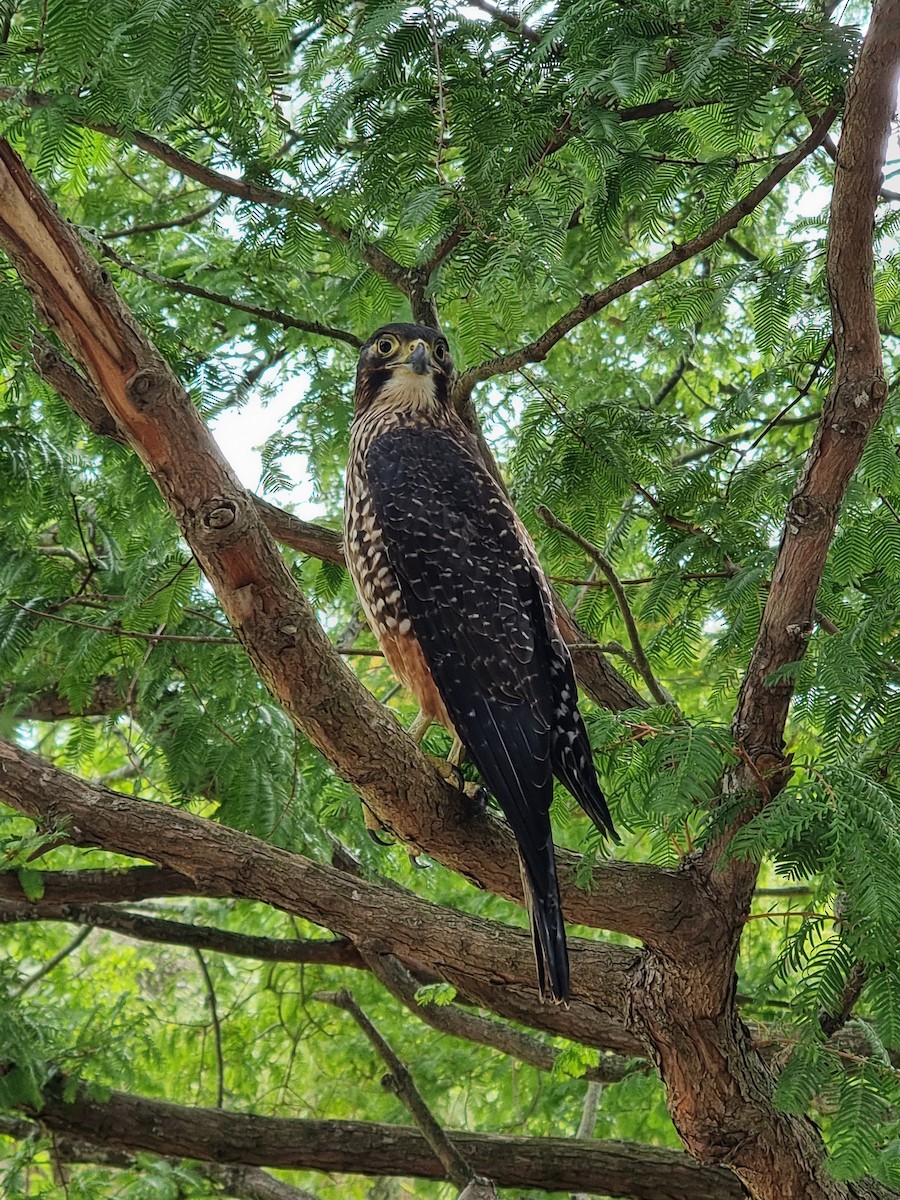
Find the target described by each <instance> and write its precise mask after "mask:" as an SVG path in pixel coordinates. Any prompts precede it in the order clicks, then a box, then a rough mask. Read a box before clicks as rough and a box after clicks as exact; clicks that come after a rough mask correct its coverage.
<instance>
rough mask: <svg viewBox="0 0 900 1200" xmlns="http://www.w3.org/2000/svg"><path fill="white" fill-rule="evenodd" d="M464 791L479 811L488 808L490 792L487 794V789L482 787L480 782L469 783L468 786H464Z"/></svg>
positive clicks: (481, 811)
mask: <svg viewBox="0 0 900 1200" xmlns="http://www.w3.org/2000/svg"><path fill="white" fill-rule="evenodd" d="M463 791H464V792H465V793H466V795H467V796H468V797H469V799H470V800H471V801H472V803H473V804H474V805H475V806H476V808H477V809H478V811H479V812H480V813H483V812H485V811H486V810H487V806H488V794H487V791H486V790H485V788H484V787H482V785H481V784H480V783H467V784H466V786H465V787H464V788H463Z"/></svg>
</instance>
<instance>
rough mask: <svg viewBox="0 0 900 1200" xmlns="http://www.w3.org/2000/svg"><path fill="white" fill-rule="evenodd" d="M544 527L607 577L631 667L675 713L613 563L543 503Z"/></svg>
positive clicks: (538, 509)
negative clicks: (560, 536) (625, 636)
mask: <svg viewBox="0 0 900 1200" xmlns="http://www.w3.org/2000/svg"><path fill="white" fill-rule="evenodd" d="M535 511H536V513H537V515H538V516H539V517H540V518H541V520H542V521H543V522H544V524H545V525H547V526H548V527H549V528H550V529H556V530H558V531H559V532H560V533H563V534H565V536H566V537H567V538H569V540H570V541H572V542H574V543H575V544H576V546H579V547H580V548H581V549H582V550H583V551H584V552H585V554H587V555H589V556H590V557H591V558H592V559H593V560H594V562H595V563H596V564H597V566H598V567H599V568H600V570H601V571H602V572H603V574H604V575H605V576H606V582H607V583H608V585H609V586H610V588H611V589H612V592H613V595H614V596H615V598H616V603H617V604H618V606H619V612H620V613H621V615H622V620H623V621H624V623H625V630H626V632H627V634H628V643H629V645H630V646H631V655H632V659H633V662H634V667H635V670H636V671H637V673H638V674H639V675H640V677H641V679H643V681H644V683H646V685H647V689H648V691H649V692H650V695H651V696H652V697H653V699H654V700H655V701H656V703H657V704H660V705H662V706H663V707H671V708H673V709H675V711H676V712H677V711H678V706H677V705H676V704H675V701H674V700H673V699H672V697H671V695H670V694H669V693H668V692H667V691H666V689H665V688H664V687H663V686H662V684H661V683H660V682H659V680H658V679H657V678H656V676H655V675H654V674H653V668H652V667H651V666H650V660H649V658H648V657H647V652H646V651H645V650H644V645H643V643H642V641H641V635H640V633H639V632H638V627H637V625H636V623H635V620H634V614H633V613H632V611H631V605H630V604H629V603H628V597H627V596H626V595H625V589H624V588H623V587H622V583H621V581H620V579H619V577H618V575H617V574H616V572H615V569H614V568H613V565H612V563H611V562H610V561H609V559H608V558H607V557H606V555H605V554H604V553H603V552H602V550H599V549H598V548H597V547H596V546H594V545H592V544H591V543H590V542H589V541H588V540H587V538H583V537H582V536H581V534H580V533H577V532H576V531H575V530H574V529H572V527H571V526H570V525H566V523H565V522H564V521H561V520H560V519H559V517H557V516H556V515H555V514H554V513H552V512H551V511H550V509H549V508H548V507H547V506H546V504H539V505H538V507H537V509H536V510H535Z"/></svg>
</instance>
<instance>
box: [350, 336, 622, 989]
mask: <svg viewBox="0 0 900 1200" xmlns="http://www.w3.org/2000/svg"><path fill="white" fill-rule="evenodd" d="M452 376H453V362H452V359H451V357H450V350H449V348H448V345H447V341H446V339H445V338H444V337H443V335H442V334H441V333H439V332H438V331H437V330H436V329H429V328H426V327H425V326H422V325H385V326H384V327H383V328H382V329H378V330H376V332H375V333H373V334H372V336H371V337H370V338H369V340H368V341H367V342H366V343H365V345H364V346H363V348H362V350H361V352H360V356H359V366H358V368H357V375H356V405H355V416H354V421H353V430H352V436H351V441H350V461H349V465H348V469H347V495H346V503H345V510H344V545H345V549H346V554H347V563H348V566H349V568H350V573H351V575H352V577H353V582H354V584H355V585H356V590H357V593H358V595H359V599H360V602H361V604H362V606H363V609H364V610H365V613H366V617H367V618H368V621H369V624H370V625H371V627H372V629H373V631H374V633H375V635H376V637H377V638H378V641H379V644H380V645H381V648H382V650H383V651H384V654H385V657H386V658H387V660H388V662H389V663H390V665H391V667H392V668H393V670H394V672H395V673H396V674H397V676H398V677H399V678H400V679H401V680H402V681H403V683H404V684H405V685H406V686H407V687H408V688H409V689H410V691H411V692H413V694H414V695H415V697H416V699H417V700H418V702H419V705H420V708H421V712H420V715H419V718H417V720H416V722H415V723H414V726H413V730H412V732H413V734H414V736H416V737H417V738H418V739H421V737H422V736H423V735H424V733H425V730H426V729H427V728H428V725H429V724H430V723H431V722H432V721H434V720H436V721H440V722H441V723H442V724H444V725H445V726H446V727H447V728H448V729H449V730H450V731H451V732H452V733H454V734H455V736H456V738H457V744H458V743H460V742H461V743H462V745H463V746H464V747H465V749H466V750H467V751H468V752H469V755H470V757H471V758H472V760H473V762H474V763H475V765H476V767H477V768H478V770H479V772H480V773H481V777H482V779H483V780H484V782H485V784H486V785H487V786H488V788H489V789H490V790H491V792H493V794H494V795H495V796H496V798H497V800H498V801H499V804H500V807H501V808H502V810H503V812H504V814H505V815H506V818H507V820H508V821H509V823H510V825H511V826H512V829H513V832H514V833H515V836H516V840H517V842H518V846H519V859H520V865H521V870H522V882H523V888H524V893H525V899H526V903H527V906H528V910H529V913H530V916H531V928H532V936H533V939H534V953H535V959H536V962H537V973H538V981H539V985H540V989H541V995H542V996H544V997H549V998H551V999H553V1000H556V1001H565V1000H567V999H568V996H569V960H568V954H567V952H566V936H565V927H564V925H563V916H562V909H561V904H560V896H559V886H558V883H557V878H556V862H555V858H554V853H553V840H552V833H551V829H550V802H551V800H552V798H553V776H554V775H555V776H556V777H557V778H558V779H559V780H560V781H561V782H562V783H563V784H565V786H566V787H567V788H568V789H569V791H570V792H571V793H572V795H573V796H575V798H576V799H577V800H578V801H579V803H580V804H581V806H582V807H583V808H584V809H585V811H586V812H587V813H588V814H589V816H590V817H591V818H592V820H593V821H594V823H595V824H596V825H597V827H598V828H599V829H601V830H602V831H605V832H607V833H609V834H610V835H611V836H612V837H614V838H616V840H618V838H617V835H616V833H615V830H614V828H613V824H612V818H611V817H610V814H609V809H608V808H607V806H606V801H605V800H604V798H603V793H602V792H601V790H600V786H599V784H598V782H597V776H596V772H595V770H594V764H593V760H592V758H591V750H590V745H589V743H588V737H587V733H586V731H585V728H584V723H583V721H582V719H581V714H580V713H579V711H578V692H577V688H576V684H575V675H574V673H573V670H572V661H571V659H570V657H569V652H568V650H567V648H566V645H565V643H564V641H563V639H562V637H561V636H560V632H559V628H558V626H557V623H556V617H555V614H554V611H553V600H552V597H551V593H550V586H549V584H548V583H547V580H546V578H545V576H544V573H543V570H542V569H541V566H540V563H539V562H538V558H537V554H536V552H535V549H534V546H533V545H532V543H531V539H530V538H529V536H528V534H527V533H526V531H525V528H524V526H523V525H522V523H521V522H520V521H519V519H518V517H517V516H516V514H515V512H514V510H513V509H512V507H511V505H510V503H509V501H508V499H507V498H506V496H505V495H504V493H503V490H502V489H501V488H500V487H499V486H498V484H497V482H496V481H495V480H494V478H493V476H492V475H491V474H490V472H489V471H488V470H487V468H486V466H485V465H484V461H483V459H482V457H481V455H480V453H479V450H478V445H477V443H476V441H475V439H474V437H473V436H472V434H471V433H470V432H469V430H468V429H467V428H466V427H465V425H464V424H463V422H462V421H461V419H460V418H459V416H458V415H457V414H456V412H455V410H454V408H453V405H452V403H451V398H450V389H451V381H452Z"/></svg>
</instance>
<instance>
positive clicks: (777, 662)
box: [631, 0, 900, 1200]
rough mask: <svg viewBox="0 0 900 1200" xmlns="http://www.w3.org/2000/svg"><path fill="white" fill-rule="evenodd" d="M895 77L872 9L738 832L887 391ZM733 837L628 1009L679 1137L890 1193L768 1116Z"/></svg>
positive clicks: (775, 754) (800, 1196)
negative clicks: (881, 226) (881, 208)
mask: <svg viewBox="0 0 900 1200" xmlns="http://www.w3.org/2000/svg"><path fill="white" fill-rule="evenodd" d="M898 73H900V0H875V3H874V5H873V8H872V16H871V20H870V23H869V26H868V30H867V32H866V35H865V39H864V41H863V45H862V49H861V51H860V54H859V58H858V60H857V63H856V67H855V69H854V72H853V76H852V79H851V81H850V85H849V87H848V91H847V109H846V114H845V118H844V125H843V132H842V135H841V142H840V148H839V154H838V163H839V165H838V170H837V173H836V178H835V188H834V197H833V202H832V209H831V228H830V235H829V250H828V281H829V289H830V292H831V297H832V310H833V318H834V338H835V377H834V381H833V384H832V389H831V392H830V394H829V396H828V399H827V400H826V403H825V405H824V407H823V411H822V416H821V419H820V421H819V426H818V429H817V432H816V435H815V438H814V440H813V444H812V446H811V448H810V451H809V454H808V456H807V461H806V465H805V467H804V470H803V472H802V474H801V476H800V479H799V481H798V484H797V487H796V489H795V492H794V496H793V498H792V500H791V502H790V504H789V505H788V511H787V518H786V522H785V527H784V532H783V535H782V540H781V545H780V547H779V550H778V555H777V558H776V562H775V567H774V569H773V572H772V580H771V586H770V588H769V595H768V598H767V602H766V607H765V610H764V614H763V618H762V622H761V625H760V630H759V635H758V638H757V642H756V645H755V647H754V650H753V652H752V655H751V659H750V664H749V666H748V669H747V673H746V675H745V677H744V682H743V685H742V688H741V692H740V695H739V697H738V705H737V711H736V715H735V720H734V726H733V728H734V732H735V740H736V742H737V747H738V751H739V754H740V758H739V760H738V762H737V765H736V766H735V767H734V768H732V769H731V770H730V771H729V772H728V773H727V774H726V778H725V780H724V783H723V788H724V791H725V793H726V794H732V795H735V794H736V795H739V796H742V797H746V798H747V799H748V801H749V803H748V804H747V805H746V808H745V810H744V812H743V813H742V816H741V820H746V819H747V817H749V816H750V815H752V813H753V812H754V811H755V810H756V809H757V808H758V807H760V806H761V805H763V804H765V803H767V802H768V800H769V799H770V798H771V797H772V796H774V795H775V794H776V793H777V792H778V791H779V789H780V788H782V787H783V786H784V785H785V783H786V782H787V780H788V778H789V777H790V772H791V765H790V759H789V757H787V756H786V755H785V753H784V740H783V735H784V725H785V719H786V717H787V712H788V706H789V704H790V699H791V695H792V693H793V683H792V682H791V681H790V680H787V679H784V678H778V675H779V674H780V673H781V669H782V668H784V667H786V666H787V665H788V664H791V663H796V662H798V661H799V660H800V659H801V658H802V657H803V655H804V653H805V650H806V643H807V640H808V637H809V635H810V633H811V632H812V628H813V617H814V612H815V600H816V592H817V590H818V586H819V582H820V579H821V574H822V569H823V565H824V562H825V557H826V554H827V551H828V546H829V544H830V541H831V537H832V534H833V532H834V528H835V524H836V521H837V516H838V512H839V509H840V504H841V501H842V499H843V497H844V493H845V490H846V488H847V485H848V483H849V480H850V478H851V476H852V474H853V471H854V470H855V469H856V466H857V464H858V463H859V460H860V457H861V455H862V451H863V448H864V446H865V443H866V439H867V438H868V436H869V433H870V431H871V429H872V427H873V425H874V423H875V421H876V420H877V419H878V416H879V415H880V413H881V409H882V407H883V404H884V399H885V395H886V392H887V388H886V385H885V381H884V376H883V371H882V366H881V354H880V345H879V335H878V325H877V321H876V313H875V305H874V288H873V247H872V234H873V229H874V213H875V205H876V202H877V194H878V188H879V184H880V178H881V169H882V163H883V158H884V152H885V146H886V142H887V137H888V132H889V128H890V120H891V114H892V112H893V108H894V104H895V100H896V92H897V76H898ZM773 675H775V676H776V678H774V679H773ZM729 832H730V831H729ZM729 832H726V833H725V834H724V835H723V836H722V837H721V838H719V839H718V840H717V841H715V842H713V843H712V844H711V845H710V846H709V847H707V849H706V850H705V851H704V852H703V853H702V854H701V855H700V856H698V858H697V859H696V860H695V861H694V862H693V863H692V864H691V867H690V869H691V871H692V872H696V873H698V875H700V876H701V877H703V878H704V879H705V880H706V887H707V888H708V891H709V894H710V897H711V899H714V900H715V915H714V916H713V918H712V925H711V926H709V927H707V928H705V929H703V930H701V929H699V927H696V926H694V927H693V928H690V929H688V928H687V927H686V928H685V929H683V930H680V931H678V933H677V934H676V935H675V936H674V937H673V939H672V940H671V943H670V946H669V952H668V953H667V954H665V955H661V954H657V953H656V952H655V951H651V952H650V953H648V954H647V955H646V956H645V957H644V958H643V960H642V962H641V965H640V968H639V972H638V975H639V978H638V979H637V980H636V987H635V991H634V992H633V993H632V1006H631V1013H632V1016H633V1017H634V1018H635V1021H636V1027H638V1026H639V1027H643V1028H644V1029H645V1031H646V1033H647V1037H648V1040H649V1041H650V1043H651V1044H652V1045H653V1046H654V1048H655V1050H656V1056H655V1057H656V1059H657V1062H658V1065H659V1068H660V1073H661V1075H662V1077H663V1079H664V1081H665V1083H666V1086H667V1093H668V1099H669V1109H670V1112H671V1114H672V1118H673V1121H674V1122H675V1125H676V1128H677V1129H678V1132H679V1134H680V1136H681V1138H682V1140H683V1141H684V1142H685V1145H686V1146H687V1148H688V1149H689V1150H690V1151H691V1153H693V1154H694V1155H695V1156H696V1157H698V1158H700V1159H702V1160H703V1161H707V1162H727V1163H728V1164H729V1165H730V1166H731V1167H732V1169H733V1170H734V1171H735V1172H736V1174H737V1175H738V1177H739V1178H740V1179H741V1180H742V1181H743V1182H744V1183H745V1184H746V1186H747V1187H748V1189H749V1190H750V1192H751V1194H752V1195H753V1196H754V1198H755V1200H847V1198H848V1197H866V1198H872V1197H875V1196H879V1195H887V1194H890V1189H882V1187H881V1186H880V1185H878V1184H875V1183H874V1182H872V1181H871V1180H862V1181H860V1182H859V1183H858V1184H846V1183H844V1182H842V1181H839V1180H836V1179H835V1178H834V1177H833V1176H832V1175H831V1174H830V1173H829V1172H828V1170H827V1167H826V1165H825V1158H826V1155H825V1149H824V1146H823V1145H822V1141H821V1138H820V1136H819V1133H818V1131H817V1130H816V1128H815V1126H814V1125H813V1124H812V1123H811V1122H810V1121H808V1120H806V1119H802V1118H797V1117H794V1116H792V1115H790V1114H787V1113H784V1112H780V1111H777V1110H776V1109H775V1107H774V1105H773V1102H772V1092H773V1084H774V1081H773V1078H772V1076H771V1073H770V1071H769V1070H768V1068H767V1067H766V1065H765V1064H764V1062H763V1061H762V1060H761V1058H760V1056H759V1054H758V1053H757V1052H756V1051H755V1050H754V1049H753V1047H752V1046H751V1045H750V1043H749V1037H748V1033H747V1030H746V1028H745V1027H744V1026H743V1025H742V1024H741V1022H740V1020H739V1018H738V1016H737V1013H736V1010H735V975H734V963H735V959H736V956H737V950H738V946H739V943H740V932H741V929H742V928H743V927H744V924H745V917H746V914H747V912H748V911H749V906H750V902H751V899H752V895H753V888H754V885H755V882H756V877H757V871H758V867H757V864H756V863H755V862H748V861H746V860H738V859H736V858H730V859H728V860H727V861H725V862H724V863H722V861H721V851H722V849H723V845H724V844H727V840H728V836H729ZM685 933H687V935H688V940H686V941H685V940H683V938H682V935H683V934H685ZM677 943H681V945H680V949H679V948H678V945H677ZM700 1013H702V1014H703V1016H702V1019H699V1014H700Z"/></svg>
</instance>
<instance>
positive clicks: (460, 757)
mask: <svg viewBox="0 0 900 1200" xmlns="http://www.w3.org/2000/svg"><path fill="white" fill-rule="evenodd" d="M465 760H466V748H465V746H464V745H463V744H462V741H461V740H460V736H459V734H458V733H456V732H455V731H454V734H453V745H452V746H451V747H450V753H449V754H448V755H447V762H448V763H450V765H451V766H454V767H459V766H461V765H462V764H463V763H464V762H465Z"/></svg>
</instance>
